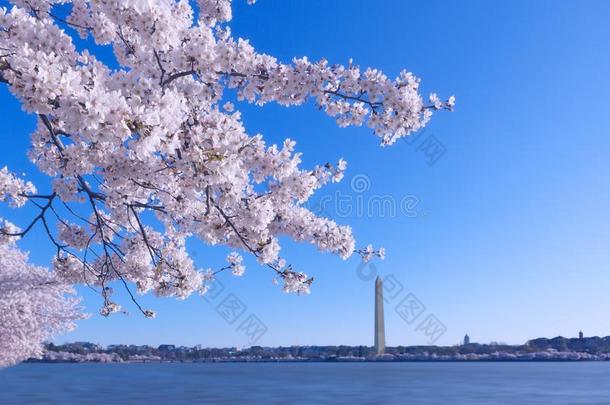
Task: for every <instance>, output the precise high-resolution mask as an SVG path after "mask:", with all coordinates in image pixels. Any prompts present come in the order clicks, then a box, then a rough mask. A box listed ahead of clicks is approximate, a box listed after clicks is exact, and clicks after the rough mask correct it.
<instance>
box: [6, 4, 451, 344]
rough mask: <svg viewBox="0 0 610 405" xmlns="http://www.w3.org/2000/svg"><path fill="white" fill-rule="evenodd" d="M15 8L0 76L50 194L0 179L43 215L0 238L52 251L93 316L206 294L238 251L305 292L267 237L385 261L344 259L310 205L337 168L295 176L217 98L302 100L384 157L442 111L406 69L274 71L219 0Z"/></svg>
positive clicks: (276, 150)
mask: <svg viewBox="0 0 610 405" xmlns="http://www.w3.org/2000/svg"><path fill="white" fill-rule="evenodd" d="M249 2H250V3H253V1H249ZM11 3H12V8H11V9H10V10H9V9H1V10H0V81H1V82H3V83H5V84H6V85H7V87H8V89H9V90H10V92H11V93H12V94H13V95H14V96H15V97H16V98H17V99H18V100H19V101H20V102H21V105H22V107H23V109H24V110H25V111H26V112H27V113H30V114H35V115H36V116H37V122H38V126H37V128H36V129H35V130H34V132H33V133H32V134H31V148H30V150H29V157H30V159H31V160H32V162H34V163H35V164H36V165H37V167H38V168H39V169H40V170H41V171H42V172H44V173H45V174H47V175H48V176H49V177H50V178H51V180H52V188H51V189H49V190H48V191H45V192H43V193H38V192H37V191H36V188H35V187H34V186H33V185H32V184H30V183H28V182H26V181H24V180H22V179H21V178H19V177H18V176H16V175H14V174H13V173H11V172H10V171H8V169H7V168H4V169H2V171H0V200H2V201H6V202H8V203H9V204H11V205H12V206H15V207H21V206H23V205H24V204H31V205H33V206H35V207H37V208H38V209H39V213H38V215H36V216H35V217H34V218H32V220H31V222H29V223H27V224H22V229H20V230H17V229H15V228H14V227H11V226H4V227H3V228H2V229H1V230H0V232H1V233H2V235H3V237H4V238H15V239H17V238H20V237H24V236H26V235H27V234H28V233H29V232H30V231H31V230H32V229H33V228H34V227H41V228H42V229H44V231H45V232H46V235H47V236H48V239H49V243H50V244H52V245H53V246H54V248H55V250H56V254H55V255H54V257H53V259H52V268H53V273H52V274H53V277H54V279H57V280H59V281H61V282H63V283H67V284H87V285H89V286H90V287H92V288H94V289H96V290H97V291H98V292H99V293H100V295H101V297H102V300H103V305H102V308H101V313H102V314H103V315H109V314H111V313H113V312H117V311H120V310H121V307H120V305H119V304H118V303H116V302H114V301H113V299H112V288H111V287H110V284H112V283H118V284H119V285H120V286H122V287H124V288H125V289H126V290H127V291H128V292H129V294H130V296H131V297H132V299H133V301H134V303H135V304H136V305H137V306H138V308H139V309H140V310H141V311H142V313H143V314H144V315H146V316H147V317H154V315H155V314H154V312H153V311H152V310H149V309H144V308H141V307H140V305H139V304H138V301H137V299H136V298H135V296H136V295H135V293H136V292H137V293H140V294H144V293H147V292H151V291H152V292H154V293H155V294H156V295H158V296H174V297H178V298H186V297H187V296H189V295H190V294H192V293H193V292H198V293H205V291H206V288H207V287H206V285H207V283H208V282H209V281H210V280H212V279H213V278H214V277H215V276H216V275H217V274H218V273H219V272H221V271H225V270H230V271H231V272H232V273H233V274H234V275H236V276H239V275H241V274H243V272H244V265H243V259H242V256H241V254H243V253H246V254H251V255H253V256H255V257H256V258H257V260H258V262H259V263H260V264H261V265H262V266H265V267H267V268H269V269H271V271H272V273H273V274H274V277H275V279H276V280H277V281H281V282H282V283H283V286H284V290H285V291H286V292H296V293H307V292H308V291H309V288H310V285H311V283H312V280H313V278H311V277H309V276H307V275H306V274H305V273H303V272H300V271H297V270H296V269H295V268H294V267H293V266H292V265H288V264H287V261H286V259H285V258H283V257H282V256H281V254H280V243H279V240H278V238H279V237H280V236H287V237H289V238H291V239H293V240H295V241H300V242H308V243H310V244H312V245H314V246H316V247H317V248H318V249H319V250H321V251H324V252H330V253H332V254H335V255H338V256H340V257H341V258H343V259H347V258H348V257H350V256H351V255H352V254H354V253H357V254H360V255H361V256H362V257H363V258H364V259H366V260H368V259H370V258H372V257H374V256H379V257H383V255H384V254H385V252H384V251H383V250H381V249H373V248H372V246H368V247H366V248H363V249H356V247H355V246H356V245H355V241H354V238H353V236H352V231H351V228H350V227H349V226H345V225H339V224H337V223H335V222H334V221H332V220H330V219H327V218H323V217H320V216H317V215H315V214H314V213H313V212H311V211H310V210H308V209H307V208H306V206H305V203H306V202H307V201H308V199H309V198H310V197H311V196H312V194H313V193H314V192H315V191H316V190H317V189H319V188H320V187H322V186H324V185H325V184H327V183H329V182H338V181H340V180H341V179H342V177H343V175H344V172H345V170H346V167H347V165H346V162H345V161H344V160H342V159H339V160H338V162H336V163H324V164H320V165H317V166H315V167H310V168H305V167H303V166H302V164H301V154H300V153H298V152H296V151H295V142H294V141H293V140H290V139H287V140H285V141H284V142H283V144H282V145H279V146H278V145H268V144H267V143H266V142H265V140H264V138H263V136H262V135H260V134H249V133H248V132H247V130H246V128H244V125H243V123H242V121H241V115H240V113H239V111H236V110H235V106H234V105H233V104H232V103H230V102H228V101H227V100H228V97H237V99H238V100H239V101H241V102H247V103H252V104H256V105H258V106H263V105H264V104H267V103H271V102H274V103H278V104H279V105H282V106H286V107H290V106H298V105H302V104H304V103H306V102H308V103H313V104H315V105H316V106H317V107H319V109H320V110H321V111H323V112H325V113H326V114H327V115H328V116H330V117H332V118H334V119H335V120H336V122H337V124H338V125H339V126H341V127H348V126H361V125H367V126H368V127H369V128H370V129H371V131H372V132H373V134H375V135H376V136H377V137H379V139H380V143H381V145H383V146H389V145H391V144H393V143H394V142H395V141H396V140H398V139H400V138H401V137H405V136H408V135H409V134H411V133H413V132H414V131H417V130H419V129H421V128H422V127H424V126H425V125H426V123H427V122H428V121H429V120H430V117H431V115H432V114H433V112H434V111H435V110H442V109H447V110H451V109H452V108H453V105H454V101H455V100H454V98H453V97H450V98H449V99H448V100H447V101H441V99H440V98H439V97H438V96H437V95H436V94H432V95H430V96H429V101H425V100H424V98H423V96H422V95H421V94H420V93H419V79H418V78H416V77H415V76H414V75H413V74H411V73H409V72H407V71H403V72H401V73H400V75H399V76H398V77H397V78H395V79H391V78H389V77H387V76H386V75H385V74H384V73H383V72H381V71H379V70H377V69H372V68H368V69H361V68H360V67H359V66H357V65H355V64H354V63H352V62H351V61H350V62H349V63H348V64H347V65H335V64H330V63H329V62H328V61H326V60H319V61H316V62H312V61H310V60H308V59H307V58H306V57H303V58H295V59H294V60H292V62H290V63H282V62H280V61H278V60H277V59H276V58H274V57H272V56H270V55H266V54H262V53H259V52H257V51H256V50H255V49H254V48H253V47H252V45H250V43H249V42H248V41H247V40H244V39H241V38H234V37H233V36H232V34H231V30H230V28H229V26H228V22H229V21H230V20H231V2H230V0H198V1H197V2H189V1H187V0H179V1H175V0H98V1H87V0H72V1H67V0H12V1H11ZM76 36H79V37H80V38H83V39H86V40H87V41H88V42H86V43H89V44H93V43H95V44H96V45H98V46H102V47H111V49H112V51H113V55H114V60H113V61H112V62H110V61H107V60H106V61H104V62H103V61H101V60H100V59H98V58H97V57H96V55H95V52H93V51H92V50H91V49H97V48H95V47H90V48H91V49H77V46H76V45H75V41H74V40H75V38H76ZM190 238H196V239H198V240H200V241H202V242H203V243H205V244H208V245H220V246H225V247H230V248H231V249H234V250H235V251H234V252H233V253H231V254H230V255H229V256H228V257H227V265H226V266H225V267H223V268H221V269H216V270H213V269H200V268H197V267H196V266H195V265H194V263H193V260H192V259H191V257H190V256H189V254H188V252H187V249H186V242H187V240H189V239H190ZM5 249H9V250H5V251H3V252H5V253H6V254H9V252H10V254H11V255H17V257H19V258H20V259H19V260H13V259H11V260H12V261H11V263H12V266H13V267H10V266H8V267H7V266H3V268H2V269H0V272H7V271H8V273H7V274H8V275H9V276H10V277H17V275H18V273H17V272H15V268H16V267H19V266H21V267H22V271H21V273H22V274H23V277H24V278H25V280H28V277H33V276H28V275H27V274H29V273H32V274H39V273H40V271H39V269H38V268H34V267H32V266H30V265H27V264H26V262H25V257H24V256H22V253H19V252H18V251H17V250H16V248H15V247H10V248H5ZM239 252H241V254H240V253H239ZM9 268H10V269H9ZM7 269H8V270H7ZM0 274H1V273H0ZM50 274H51V273H50ZM39 276H40V277H42V276H41V275H40V274H39ZM36 277H38V276H36ZM24 282H27V281H24ZM134 286H135V290H136V291H134V292H132V288H133V287H134ZM58 288H59V287H58ZM2 291H4V290H2ZM53 291H54V292H57V291H60V290H53ZM62 291H63V290H62ZM3 293H4V292H3ZM39 299H41V298H40V297H38V296H36V295H33V296H32V297H31V299H30V301H32V304H31V305H40V303H35V302H34V301H35V300H39ZM24 305H25V304H24ZM57 308H58V309H60V306H59V305H58V306H57ZM71 308H72V307H70V306H69V308H66V311H67V314H72V312H71ZM66 317H67V318H70V317H69V316H66ZM53 325H54V324H51V326H50V328H51V329H56V328H55V327H53ZM3 327H4V325H3ZM40 337H41V336H39V335H36V337H35V339H38V340H39V339H40Z"/></svg>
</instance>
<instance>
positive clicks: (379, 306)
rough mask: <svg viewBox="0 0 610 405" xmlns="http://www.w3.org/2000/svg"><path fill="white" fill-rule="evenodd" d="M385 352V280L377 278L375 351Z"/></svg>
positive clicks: (377, 352)
mask: <svg viewBox="0 0 610 405" xmlns="http://www.w3.org/2000/svg"><path fill="white" fill-rule="evenodd" d="M384 352H385V324H384V321H383V282H382V281H381V279H380V278H379V276H377V278H376V279H375V353H376V354H378V355H380V354H383V353H384Z"/></svg>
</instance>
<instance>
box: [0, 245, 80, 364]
mask: <svg viewBox="0 0 610 405" xmlns="http://www.w3.org/2000/svg"><path fill="white" fill-rule="evenodd" d="M73 293H74V291H73V289H72V287H71V286H70V285H69V284H66V283H65V282H64V281H62V280H60V279H59V278H58V277H57V276H56V275H55V274H54V273H51V272H49V271H48V270H47V269H45V268H42V267H37V266H33V265H32V264H30V263H28V255H27V254H26V253H24V252H22V251H20V250H19V249H18V248H17V247H16V246H15V245H14V243H11V242H6V241H5V242H2V241H0V368H2V367H7V366H10V365H13V364H15V363H18V362H20V361H22V360H25V359H28V358H30V357H39V356H41V355H42V353H43V347H42V345H41V342H42V341H44V340H46V339H48V338H50V337H52V336H53V335H54V334H56V333H60V332H64V331H68V330H71V329H73V328H74V321H75V320H77V319H82V318H83V315H82V314H81V313H80V310H79V307H78V300H77V299H76V298H72V297H69V295H71V294H73Z"/></svg>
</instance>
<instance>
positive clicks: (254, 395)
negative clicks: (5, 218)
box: [0, 362, 610, 405]
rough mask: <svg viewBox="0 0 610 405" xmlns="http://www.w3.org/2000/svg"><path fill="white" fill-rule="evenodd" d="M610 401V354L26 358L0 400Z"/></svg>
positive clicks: (7, 374)
mask: <svg viewBox="0 0 610 405" xmlns="http://www.w3.org/2000/svg"><path fill="white" fill-rule="evenodd" d="M98 403H101V404H112V405H114V404H140V403H146V404H191V403H218V404H236V403H238V404H245V403H262V404H320V403H322V404H325V403H328V404H331V403H333V404H334V403H336V404H418V403H423V404H436V403H446V404H456V403H457V404H461V403H464V404H473V403H474V404H497V403H511V404H610V362H580V363H229V364H227V363H211V364H204V363H202V364H22V365H19V366H17V367H13V368H10V369H7V370H2V371H0V404H2V405H5V404H6V405H9V404H98Z"/></svg>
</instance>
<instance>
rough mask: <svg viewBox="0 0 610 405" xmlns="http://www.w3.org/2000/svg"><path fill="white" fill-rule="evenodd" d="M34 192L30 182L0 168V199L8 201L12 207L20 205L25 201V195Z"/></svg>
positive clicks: (4, 168)
mask: <svg viewBox="0 0 610 405" xmlns="http://www.w3.org/2000/svg"><path fill="white" fill-rule="evenodd" d="M35 192H36V188H35V187H34V185H33V184H32V183H30V182H29V181H28V182H25V181H23V180H22V179H20V178H18V177H17V176H15V175H14V174H13V173H10V172H9V171H8V168H7V167H6V166H4V167H3V168H2V169H0V201H9V204H10V205H11V206H12V207H21V206H23V205H24V204H25V203H26V202H27V198H26V195H28V194H33V193H35Z"/></svg>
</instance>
